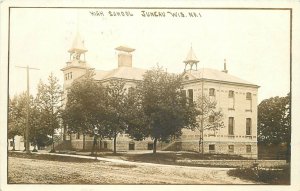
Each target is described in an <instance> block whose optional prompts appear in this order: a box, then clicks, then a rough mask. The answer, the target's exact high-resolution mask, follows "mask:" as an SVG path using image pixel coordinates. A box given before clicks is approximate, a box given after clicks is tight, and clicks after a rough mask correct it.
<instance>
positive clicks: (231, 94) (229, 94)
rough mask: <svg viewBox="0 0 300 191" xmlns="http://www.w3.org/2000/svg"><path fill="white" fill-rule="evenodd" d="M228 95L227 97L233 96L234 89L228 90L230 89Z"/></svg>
mask: <svg viewBox="0 0 300 191" xmlns="http://www.w3.org/2000/svg"><path fill="white" fill-rule="evenodd" d="M228 97H229V98H233V97H234V91H232V90H230V91H229V92H228Z"/></svg>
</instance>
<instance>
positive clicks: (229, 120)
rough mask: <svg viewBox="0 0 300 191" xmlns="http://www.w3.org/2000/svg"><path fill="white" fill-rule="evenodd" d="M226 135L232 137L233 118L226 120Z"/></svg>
mask: <svg viewBox="0 0 300 191" xmlns="http://www.w3.org/2000/svg"><path fill="white" fill-rule="evenodd" d="M228 135H234V118H233V117H229V119H228Z"/></svg>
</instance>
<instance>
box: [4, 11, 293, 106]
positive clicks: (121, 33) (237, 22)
mask: <svg viewBox="0 0 300 191" xmlns="http://www.w3.org/2000/svg"><path fill="white" fill-rule="evenodd" d="M143 10H144V11H147V12H153V11H155V10H149V9H146V10H145V9H137V10H130V9H126V10H125V9H124V10H108V9H62V8H61V9H57V8H56V9H37V8H35V9H32V8H22V9H21V8H18V9H11V19H10V21H11V23H10V87H9V92H10V94H11V95H14V94H17V93H20V92H22V91H25V90H26V71H25V70H23V69H19V68H16V67H15V66H16V65H19V66H26V65H29V66H30V67H35V68H39V69H40V70H39V71H35V70H32V71H30V84H31V89H30V91H31V93H33V94H35V93H36V89H37V84H38V82H39V80H40V79H42V80H43V81H46V80H47V77H48V75H49V74H50V73H51V72H53V73H54V75H55V76H57V77H58V78H59V79H60V83H61V84H62V83H63V73H62V71H60V69H61V68H63V67H64V66H65V64H66V61H68V59H69V53H68V52H67V51H68V49H69V48H70V47H71V44H72V41H73V38H74V36H75V34H76V31H77V29H78V30H79V32H80V34H81V36H82V37H83V39H84V41H85V46H86V48H87V49H88V52H87V53H86V60H87V62H88V63H89V65H90V66H92V67H94V68H96V69H99V70H110V69H113V68H116V67H117V54H116V51H115V50H114V48H116V47H117V46H119V45H127V46H129V47H132V48H135V49H136V51H135V52H133V66H134V67H139V68H145V69H150V68H151V67H154V66H156V64H157V63H159V65H160V66H162V67H164V68H167V70H168V71H169V72H176V73H180V72H182V71H183V70H184V63H183V62H182V61H183V60H184V59H185V58H186V55H187V53H188V51H189V49H190V46H191V44H192V46H193V49H194V52H195V54H196V56H197V58H198V59H199V60H200V64H199V67H205V68H213V69H218V70H222V69H223V60H224V59H227V69H228V70H229V73H230V74H232V75H235V76H237V77H240V78H242V79H244V80H247V81H250V82H252V83H255V84H257V85H259V86H261V87H260V88H259V94H258V99H259V101H261V100H263V99H266V98H269V97H272V96H285V95H286V94H287V93H288V92H289V88H290V84H289V83H290V80H289V78H290V65H289V42H290V41H289V32H290V31H289V23H290V22H289V12H288V11H284V10H282V11H279V10H272V11H271V10H162V9H161V10H159V9H158V10H156V11H161V12H164V13H165V17H143V16H142V15H141V11H143ZM90 11H98V12H100V11H102V12H103V14H104V16H92V15H91V13H90ZM109 11H130V12H131V14H132V15H133V16H130V17H118V16H115V17H112V16H110V15H109V13H108V12H109ZM168 11H170V12H183V14H184V15H185V16H186V17H172V16H171V15H170V14H169V13H167V12H168ZM189 12H195V14H197V15H198V17H189V15H188V13H189ZM200 14H201V17H200V16H199V15H200Z"/></svg>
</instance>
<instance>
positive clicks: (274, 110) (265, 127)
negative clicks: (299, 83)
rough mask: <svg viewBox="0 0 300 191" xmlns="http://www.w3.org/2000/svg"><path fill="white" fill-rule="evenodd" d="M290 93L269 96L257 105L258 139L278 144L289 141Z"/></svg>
mask: <svg viewBox="0 0 300 191" xmlns="http://www.w3.org/2000/svg"><path fill="white" fill-rule="evenodd" d="M290 108H291V105H290V94H288V95H287V96H286V97H278V96H276V97H271V98H269V99H265V100H263V101H262V102H261V103H260V104H259V105H258V141H259V142H262V143H271V144H280V143H287V144H289V143H290V141H291V112H290Z"/></svg>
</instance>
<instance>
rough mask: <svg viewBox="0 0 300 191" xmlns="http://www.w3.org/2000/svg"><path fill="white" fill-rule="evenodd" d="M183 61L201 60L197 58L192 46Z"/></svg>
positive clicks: (193, 61)
mask: <svg viewBox="0 0 300 191" xmlns="http://www.w3.org/2000/svg"><path fill="white" fill-rule="evenodd" d="M183 62H184V63H198V62H199V60H198V59H197V57H196V55H195V53H194V51H193V48H192V47H191V49H190V51H189V53H188V55H187V57H186V59H185V61H183Z"/></svg>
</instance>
